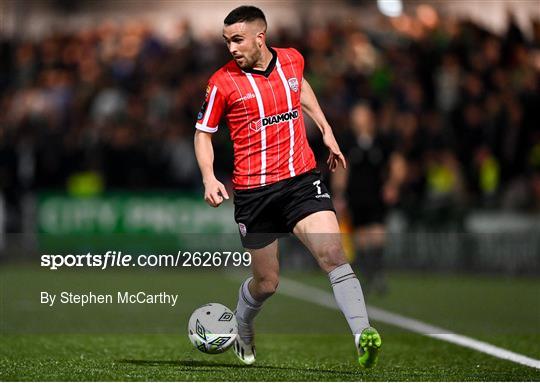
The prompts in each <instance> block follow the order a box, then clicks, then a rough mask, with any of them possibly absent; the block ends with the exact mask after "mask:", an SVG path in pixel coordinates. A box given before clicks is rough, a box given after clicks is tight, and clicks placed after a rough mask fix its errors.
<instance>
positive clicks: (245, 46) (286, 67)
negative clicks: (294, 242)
mask: <svg viewBox="0 0 540 383" xmlns="http://www.w3.org/2000/svg"><path fill="white" fill-rule="evenodd" d="M223 38H224V40H225V43H226V44H227V48H228V49H229V52H230V53H231V55H232V56H233V60H231V61H230V62H229V63H227V64H226V65H225V66H223V67H222V68H221V69H219V70H218V71H217V72H215V73H214V75H213V76H212V77H211V78H210V80H209V83H208V86H207V88H206V97H205V101H204V104H203V106H202V109H201V111H200V112H199V115H198V116H197V123H196V133H195V154H196V156H197V161H198V164H199V167H200V169H201V173H202V177H203V183H204V187H205V192H204V198H205V200H206V201H207V203H208V204H209V205H210V206H213V207H218V206H219V205H220V204H221V203H222V202H223V200H224V199H229V195H228V193H227V190H225V187H224V186H223V184H222V183H221V182H220V181H218V180H217V179H216V177H215V175H214V171H213V159H214V154H213V148H212V133H214V132H216V131H217V129H218V124H219V122H220V120H221V119H222V118H224V119H225V121H226V124H227V126H228V128H229V131H230V136H231V139H232V141H233V148H234V172H233V187H234V206H235V213H234V215H235V220H236V222H237V223H238V228H239V232H240V238H241V241H242V244H243V246H244V247H245V248H246V249H248V250H249V251H250V253H251V254H252V273H253V277H251V278H248V279H247V280H246V281H245V282H244V283H243V284H242V285H241V287H240V291H239V298H238V305H237V307H236V317H237V321H238V330H239V331H238V332H239V337H238V338H237V341H236V342H235V345H234V347H233V349H234V352H235V354H236V355H237V356H238V358H239V359H240V360H241V361H242V362H244V363H246V364H252V363H254V362H255V343H254V329H253V320H254V318H255V316H256V315H257V314H258V313H259V311H260V310H261V307H262V305H263V303H264V301H265V300H266V299H267V298H269V297H270V296H271V295H272V294H274V292H275V291H276V289H277V286H278V281H279V263H278V238H279V237H280V236H281V235H282V234H281V235H280V233H289V232H292V233H294V234H295V235H296V236H297V237H298V238H299V239H300V241H302V242H303V244H304V245H305V246H306V247H307V248H308V250H309V251H310V252H311V253H312V254H313V256H314V257H315V258H316V260H317V262H318V264H319V265H320V267H321V268H322V270H324V271H325V272H326V273H327V274H328V277H329V279H330V283H331V284H332V288H333V291H334V296H335V298H336V301H337V304H338V306H339V308H340V309H341V311H342V312H343V314H344V315H345V318H346V319H347V322H348V324H349V327H350V328H351V331H352V333H353V335H354V340H355V344H356V347H357V350H358V352H359V358H358V361H359V364H360V365H361V366H362V367H371V366H373V365H374V364H375V362H376V360H377V356H378V352H379V348H380V347H381V343H382V341H381V337H380V335H379V333H378V332H377V331H376V330H375V329H374V328H373V327H371V326H370V324H369V320H368V316H367V312H366V307H365V303H364V296H363V293H362V288H361V287H360V283H359V281H358V279H357V277H356V275H355V274H354V272H353V270H352V268H351V266H350V265H349V264H348V263H347V262H346V260H345V256H344V252H343V248H342V245H341V238H340V233H339V227H338V222H337V219H336V215H335V211H334V207H333V205H332V201H331V199H330V195H329V193H328V191H327V189H326V186H325V185H324V184H323V183H322V182H321V178H320V173H319V172H318V171H317V170H316V163H315V158H314V156H313V152H312V150H311V148H310V147H309V145H308V142H307V139H306V132H305V127H304V117H303V111H305V112H306V113H307V114H308V115H309V117H311V118H312V119H313V120H314V121H315V123H316V125H317V127H318V128H319V129H320V131H321V133H322V135H323V141H324V143H325V145H326V146H327V147H328V149H329V151H330V155H329V157H328V160H327V164H328V166H329V168H330V170H331V171H335V169H336V168H337V167H338V166H342V167H345V166H346V164H345V158H344V156H343V154H342V153H341V151H340V149H339V146H338V144H337V142H336V140H335V138H334V134H333V133H332V129H331V127H330V125H329V124H328V122H327V121H326V118H325V117H324V114H323V112H322V110H321V108H320V107H319V104H318V102H317V99H316V97H315V94H314V93H313V90H312V89H311V87H310V85H309V84H308V82H307V81H306V80H305V79H304V78H303V70H304V59H303V57H302V55H301V54H300V53H299V52H298V51H297V50H295V49H292V48H272V47H268V46H267V45H266V41H265V40H266V18H265V16H264V13H263V12H262V11H261V10H260V9H258V8H256V7H253V6H241V7H238V8H236V9H234V10H233V11H231V12H230V13H229V15H228V16H227V17H226V18H225V20H224V27H223Z"/></svg>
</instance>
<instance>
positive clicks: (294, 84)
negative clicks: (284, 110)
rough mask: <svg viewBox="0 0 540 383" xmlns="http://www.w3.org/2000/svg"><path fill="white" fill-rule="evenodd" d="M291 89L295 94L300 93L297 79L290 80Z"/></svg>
mask: <svg viewBox="0 0 540 383" xmlns="http://www.w3.org/2000/svg"><path fill="white" fill-rule="evenodd" d="M288 83H289V87H290V88H291V89H292V90H293V92H298V80H297V78H296V77H293V78H290V79H289V80H288Z"/></svg>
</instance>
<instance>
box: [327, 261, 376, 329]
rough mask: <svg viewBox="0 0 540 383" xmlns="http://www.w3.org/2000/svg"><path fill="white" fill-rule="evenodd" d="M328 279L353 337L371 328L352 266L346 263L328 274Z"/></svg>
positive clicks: (360, 288)
mask: <svg viewBox="0 0 540 383" xmlns="http://www.w3.org/2000/svg"><path fill="white" fill-rule="evenodd" d="M328 278H329V279H330V283H331V284H332V289H333V290H334V297H335V298H336V302H337V305H338V307H339V308H340V310H341V312H342V313H343V315H344V316H345V319H347V323H349V327H350V328H351V331H352V333H353V335H355V334H360V333H361V332H362V330H363V329H365V328H366V327H369V320H368V315H367V310H366V304H365V302H364V294H363V293H362V287H361V286H360V282H359V281H358V278H357V277H356V275H355V274H354V271H353V269H352V268H351V265H349V264H348V263H346V264H344V265H341V266H338V267H336V268H335V269H334V270H332V271H331V272H329V273H328Z"/></svg>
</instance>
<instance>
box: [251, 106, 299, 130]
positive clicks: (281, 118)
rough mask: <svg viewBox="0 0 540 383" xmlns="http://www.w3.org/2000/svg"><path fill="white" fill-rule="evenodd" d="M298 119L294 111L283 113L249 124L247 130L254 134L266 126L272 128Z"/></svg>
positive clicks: (296, 112)
mask: <svg viewBox="0 0 540 383" xmlns="http://www.w3.org/2000/svg"><path fill="white" fill-rule="evenodd" d="M297 118H298V111H297V110H296V109H294V110H291V111H290V112H285V113H281V114H274V115H272V116H268V117H264V118H261V119H259V120H258V121H256V122H251V123H250V124H249V128H250V129H251V130H253V131H255V132H258V131H259V130H261V129H262V128H266V127H267V126H272V125H275V124H279V123H281V122H287V121H290V120H296V119H297Z"/></svg>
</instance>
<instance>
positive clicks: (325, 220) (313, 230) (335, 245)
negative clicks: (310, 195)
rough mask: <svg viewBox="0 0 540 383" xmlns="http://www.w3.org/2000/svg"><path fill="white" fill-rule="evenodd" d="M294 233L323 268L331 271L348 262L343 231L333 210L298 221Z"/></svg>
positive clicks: (320, 212)
mask: <svg viewBox="0 0 540 383" xmlns="http://www.w3.org/2000/svg"><path fill="white" fill-rule="evenodd" d="M293 233H294V234H295V235H296V236H297V237H298V239H300V241H301V242H302V243H303V244H304V245H305V246H306V247H307V248H308V250H309V251H310V252H311V254H313V256H314V257H315V258H316V259H317V261H318V263H319V265H320V266H321V268H322V269H323V270H325V271H330V270H332V269H333V268H335V267H336V266H339V265H342V264H344V263H346V262H347V261H346V259H345V254H344V252H343V245H342V242H341V233H340V231H339V224H338V221H337V218H336V214H335V213H334V212H333V211H329V210H326V211H318V212H316V213H313V214H310V215H308V216H307V217H305V218H303V219H301V220H300V221H298V223H297V224H296V225H295V226H294V229H293Z"/></svg>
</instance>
